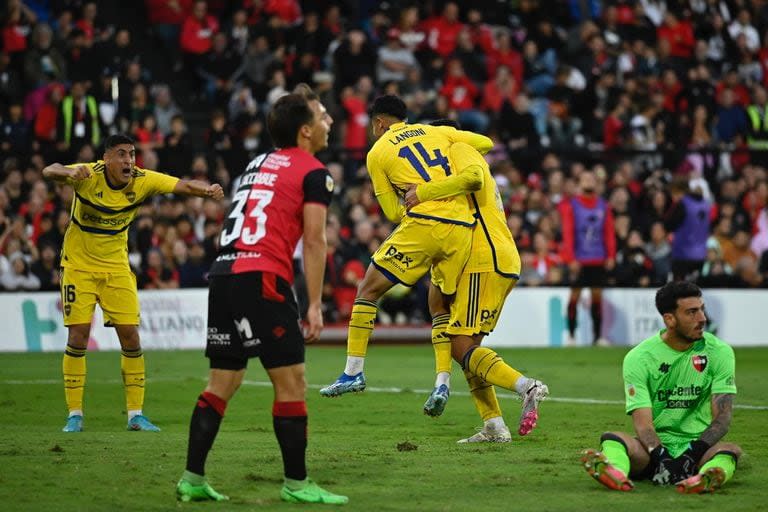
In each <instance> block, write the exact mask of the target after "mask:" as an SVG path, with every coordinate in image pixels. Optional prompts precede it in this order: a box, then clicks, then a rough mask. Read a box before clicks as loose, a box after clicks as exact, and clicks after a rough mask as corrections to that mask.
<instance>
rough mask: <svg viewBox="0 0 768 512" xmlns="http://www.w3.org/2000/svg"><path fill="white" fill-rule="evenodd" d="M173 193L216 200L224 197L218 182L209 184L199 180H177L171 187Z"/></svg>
mask: <svg viewBox="0 0 768 512" xmlns="http://www.w3.org/2000/svg"><path fill="white" fill-rule="evenodd" d="M173 193H174V194H181V195H185V196H198V197H210V198H212V199H216V200H217V201H219V200H221V199H224V190H223V189H222V188H221V185H219V184H218V183H214V184H213V185H211V184H208V183H206V182H204V181H199V180H186V179H185V180H179V181H178V183H176V186H175V187H174V188H173Z"/></svg>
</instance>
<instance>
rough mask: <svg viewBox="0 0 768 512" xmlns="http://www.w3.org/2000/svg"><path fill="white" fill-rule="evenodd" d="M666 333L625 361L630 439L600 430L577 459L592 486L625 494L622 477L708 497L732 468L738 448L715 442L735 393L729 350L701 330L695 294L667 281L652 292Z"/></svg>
mask: <svg viewBox="0 0 768 512" xmlns="http://www.w3.org/2000/svg"><path fill="white" fill-rule="evenodd" d="M656 309H658V310H659V313H660V314H661V316H662V317H663V319H664V325H665V326H666V329H662V330H661V331H660V332H659V333H658V334H657V335H655V336H653V337H651V338H648V339H647V340H645V341H643V342H642V343H640V344H639V345H638V346H636V347H635V348H633V349H632V350H630V351H629V353H628V354H627V355H626V357H625V358H624V368H623V373H624V392H625V396H626V410H627V414H631V415H632V422H633V424H634V427H635V433H636V437H633V436H632V435H630V434H626V433H624V432H607V433H605V434H603V435H602V437H601V438H600V441H601V450H600V451H595V450H587V451H585V452H584V456H583V457H582V459H581V461H582V462H583V463H584V467H585V469H586V470H587V472H588V473H589V474H590V476H592V477H593V478H594V479H595V480H597V481H598V482H600V483H601V484H603V485H604V486H606V487H608V488H609V489H614V490H617V491H629V490H631V489H632V488H633V486H634V484H633V483H632V481H631V480H630V479H629V478H630V477H632V478H636V479H637V478H650V479H652V481H653V483H655V484H657V485H665V484H674V485H676V487H677V490H678V491H679V492H682V493H705V492H714V491H715V490H717V489H718V488H720V486H721V485H723V484H724V483H725V482H726V481H728V480H729V479H730V478H731V477H732V476H733V472H734V471H735V469H736V461H737V460H738V458H739V456H740V455H741V448H739V447H738V446H737V445H735V444H733V443H725V442H721V439H722V438H723V436H725V434H726V433H727V432H728V428H729V427H730V424H731V415H732V410H733V395H735V394H736V384H735V361H734V356H733V349H732V348H731V347H730V346H728V345H727V344H725V342H723V341H722V340H720V339H718V338H717V337H715V336H714V335H712V334H710V333H708V332H705V331H704V327H705V325H706V322H707V317H706V314H705V312H704V301H703V300H702V298H701V290H700V289H699V287H698V286H696V285H695V284H693V283H689V282H686V281H677V282H671V283H667V284H666V285H664V286H663V287H661V288H660V289H659V290H658V292H656Z"/></svg>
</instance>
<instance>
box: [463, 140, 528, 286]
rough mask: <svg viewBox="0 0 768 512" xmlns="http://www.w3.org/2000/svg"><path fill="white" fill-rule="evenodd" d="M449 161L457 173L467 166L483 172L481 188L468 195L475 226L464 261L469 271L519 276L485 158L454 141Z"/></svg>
mask: <svg viewBox="0 0 768 512" xmlns="http://www.w3.org/2000/svg"><path fill="white" fill-rule="evenodd" d="M449 161H450V162H451V165H452V167H453V168H454V169H455V171H456V172H460V171H461V169H464V168H466V167H468V166H470V165H478V166H480V167H481V168H482V169H483V187H482V188H481V189H480V190H478V191H477V192H473V193H471V194H470V195H469V201H470V207H471V209H472V211H473V213H474V215H475V216H476V217H477V222H478V225H477V226H476V227H475V230H474V233H473V236H472V254H471V256H470V259H469V261H468V262H467V269H466V270H467V271H468V272H486V271H496V272H498V273H500V274H502V275H505V276H508V277H519V275H520V266H521V264H520V255H519V254H518V251H517V246H516V245H515V241H514V240H513V239H512V233H511V232H510V231H509V227H508V226H507V217H506V215H505V213H504V205H503V203H502V200H501V193H500V192H499V187H498V186H497V185H496V180H495V179H494V178H493V175H492V174H491V169H490V167H489V166H488V162H486V161H485V158H483V156H482V155H481V154H480V153H478V152H477V151H476V150H475V149H474V148H473V147H471V146H470V145H469V144H466V143H464V142H456V143H454V144H453V145H452V146H451V149H450V151H449Z"/></svg>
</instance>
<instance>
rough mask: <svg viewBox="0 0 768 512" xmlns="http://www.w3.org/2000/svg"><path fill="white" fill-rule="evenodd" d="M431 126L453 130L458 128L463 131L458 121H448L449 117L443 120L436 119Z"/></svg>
mask: <svg viewBox="0 0 768 512" xmlns="http://www.w3.org/2000/svg"><path fill="white" fill-rule="evenodd" d="M429 124H430V125H432V126H450V127H451V128H456V129H457V130H461V125H459V123H458V122H457V121H454V120H453V119H448V118H447V117H445V118H442V119H435V120H434V121H432V122H431V123H429Z"/></svg>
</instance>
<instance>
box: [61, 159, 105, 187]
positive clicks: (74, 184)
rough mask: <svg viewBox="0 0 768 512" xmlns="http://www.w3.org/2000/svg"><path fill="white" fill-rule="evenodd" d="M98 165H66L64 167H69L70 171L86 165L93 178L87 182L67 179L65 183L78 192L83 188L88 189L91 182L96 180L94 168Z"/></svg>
mask: <svg viewBox="0 0 768 512" xmlns="http://www.w3.org/2000/svg"><path fill="white" fill-rule="evenodd" d="M97 163H98V162H88V163H75V164H69V165H65V166H64V167H69V168H70V169H74V168H75V167H78V166H80V165H86V166H88V168H89V169H90V170H91V177H90V178H88V179H86V180H73V179H72V178H67V179H66V180H65V181H64V183H66V184H67V185H69V186H70V187H72V188H73V189H75V191H78V190H80V189H81V188H83V187H87V186H88V184H89V183H90V182H91V180H93V178H94V176H93V171H94V166H95V165H96V164H97Z"/></svg>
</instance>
